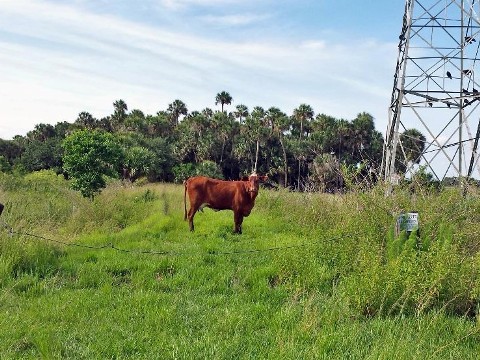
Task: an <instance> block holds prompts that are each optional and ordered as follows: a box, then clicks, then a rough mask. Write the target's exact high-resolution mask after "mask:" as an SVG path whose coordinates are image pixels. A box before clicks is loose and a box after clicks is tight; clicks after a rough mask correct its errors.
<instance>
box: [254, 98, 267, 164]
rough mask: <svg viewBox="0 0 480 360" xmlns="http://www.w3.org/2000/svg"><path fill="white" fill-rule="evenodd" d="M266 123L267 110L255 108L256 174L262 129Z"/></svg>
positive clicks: (259, 107)
mask: <svg viewBox="0 0 480 360" xmlns="http://www.w3.org/2000/svg"><path fill="white" fill-rule="evenodd" d="M264 122H265V110H264V109H263V108H262V107H261V106H255V107H254V108H253V111H252V123H253V127H254V128H253V132H254V133H255V137H256V138H257V150H256V152H255V165H254V168H253V171H254V172H257V165H258V155H259V154H260V139H261V137H262V129H263V126H264Z"/></svg>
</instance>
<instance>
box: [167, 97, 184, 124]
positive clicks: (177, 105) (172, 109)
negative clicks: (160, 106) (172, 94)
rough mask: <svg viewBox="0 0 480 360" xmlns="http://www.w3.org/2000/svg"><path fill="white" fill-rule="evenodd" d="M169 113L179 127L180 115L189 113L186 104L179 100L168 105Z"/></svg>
mask: <svg viewBox="0 0 480 360" xmlns="http://www.w3.org/2000/svg"><path fill="white" fill-rule="evenodd" d="M167 111H168V112H169V113H170V114H171V115H172V118H173V120H175V125H178V119H179V118H180V115H187V113H188V109H187V106H186V105H185V103H184V102H183V101H182V100H178V99H177V100H175V101H174V102H173V103H171V104H169V105H168V109H167Z"/></svg>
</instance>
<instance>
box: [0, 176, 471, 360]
mask: <svg viewBox="0 0 480 360" xmlns="http://www.w3.org/2000/svg"><path fill="white" fill-rule="evenodd" d="M0 201H2V202H4V203H5V204H6V209H5V212H4V214H3V215H2V219H3V221H5V222H6V223H8V224H9V225H10V226H12V227H13V228H14V230H15V233H14V235H13V236H10V235H9V234H8V232H6V231H2V232H0V314H2V315H0V354H1V355H2V356H1V358H6V359H9V358H12V359H13V358H22V359H23V358H27V359H28V358H32V359H34V358H41V357H43V358H62V359H64V358H66V359H68V358H72V359H79V358H89V359H90V358H135V359H138V358H140V359H141V358H145V359H146V358H148V359H151V358H167V359H170V358H171V359H175V358H180V359H184V358H192V359H193V358H228V359H232V358H233V359H234V358H239V359H240V358H242V359H245V358H252V359H253V358H255V359H258V358H272V359H273V358H274V359H278V358H287V359H301V358H305V359H306V358H324V359H349V358H350V359H359V358H371V359H378V358H395V359H397V358H398V359H402V358H404V359H411V358H435V359H438V358H448V359H451V358H464V359H476V358H477V357H478V353H479V350H480V345H478V344H479V340H480V338H479V331H480V319H479V315H478V313H479V308H478V300H479V298H480V285H479V283H478V271H479V269H480V256H479V255H478V245H479V238H478V235H477V234H479V233H480V231H479V230H480V229H479V225H478V224H479V221H478V220H479V219H478V217H479V216H480V212H479V208H480V200H479V199H478V197H477V196H476V195H475V194H469V195H468V196H467V197H466V198H464V197H462V195H461V194H460V193H459V192H458V191H457V190H456V189H449V190H445V191H443V192H441V193H439V194H435V195H431V194H428V193H425V194H423V193H418V192H417V193H416V194H415V195H413V196H412V195H411V194H410V193H408V192H407V191H403V190H401V189H397V190H396V191H395V192H394V193H393V194H392V196H390V197H385V196H384V189H382V188H381V187H378V188H377V189H374V190H372V191H369V192H358V193H351V194H345V195H325V194H297V193H291V192H287V191H267V190H263V189H262V190H261V191H260V194H259V196H258V198H257V204H256V206H255V208H254V209H253V212H252V214H251V215H250V216H249V217H248V218H246V219H245V221H244V226H243V230H244V234H243V235H234V234H233V231H232V230H233V214H232V213H231V212H228V211H223V212H213V211H211V210H209V209H206V210H205V211H204V212H203V213H199V214H198V215H197V216H196V218H195V221H196V231H195V232H194V233H190V232H189V231H188V225H187V224H186V223H185V222H184V221H183V188H182V187H181V186H175V185H169V184H156V185H145V186H131V185H128V186H127V185H125V184H122V183H120V182H111V183H110V184H109V186H108V188H107V189H106V190H105V191H104V192H103V193H102V194H101V195H100V196H98V197H97V198H95V200H94V201H93V202H92V201H89V200H84V199H83V198H81V196H79V195H78V194H77V193H75V192H72V191H71V190H69V188H68V184H66V183H65V181H64V180H63V179H61V178H57V177H56V176H55V175H54V174H52V173H48V172H42V173H37V174H32V175H29V176H27V177H26V178H17V177H12V176H7V175H1V174H0ZM412 210H415V211H417V212H418V213H419V217H420V231H419V232H413V233H412V234H410V235H408V234H405V233H401V234H399V235H398V236H396V235H395V232H394V231H393V229H394V224H395V221H396V216H397V215H398V214H399V213H400V212H402V211H412ZM31 235H38V237H32V236H31ZM52 240H53V241H52ZM72 244H75V245H80V246H83V247H80V246H72ZM89 246H91V247H95V248H88V247H89ZM102 246H105V248H103V249H99V247H102ZM115 249H121V250H122V251H119V250H115ZM148 252H154V253H157V254H153V253H148ZM158 253H163V255H159V254H158Z"/></svg>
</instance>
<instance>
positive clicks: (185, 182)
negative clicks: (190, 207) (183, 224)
mask: <svg viewBox="0 0 480 360" xmlns="http://www.w3.org/2000/svg"><path fill="white" fill-rule="evenodd" d="M187 182H188V179H187V180H185V181H184V182H183V185H185V191H184V193H183V205H184V207H185V213H184V215H183V220H187Z"/></svg>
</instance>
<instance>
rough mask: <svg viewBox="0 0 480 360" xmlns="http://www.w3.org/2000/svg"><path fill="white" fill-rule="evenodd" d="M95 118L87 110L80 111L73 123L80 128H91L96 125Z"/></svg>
mask: <svg viewBox="0 0 480 360" xmlns="http://www.w3.org/2000/svg"><path fill="white" fill-rule="evenodd" d="M96 123H97V120H96V119H95V118H94V117H93V116H92V115H91V114H90V113H88V112H86V111H82V112H81V113H80V114H78V117H77V120H75V125H77V126H78V127H79V128H80V129H88V130H93V129H94V128H95V126H96Z"/></svg>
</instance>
